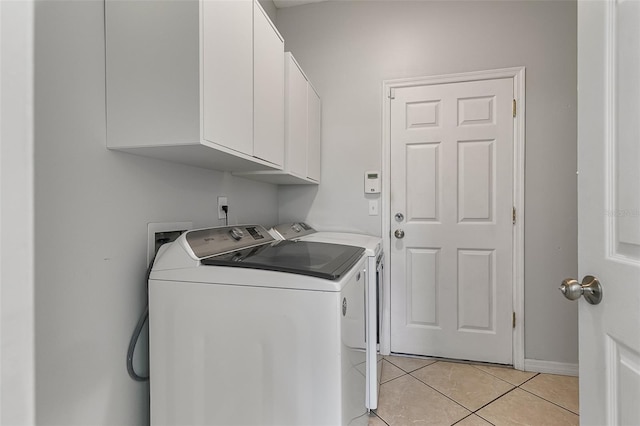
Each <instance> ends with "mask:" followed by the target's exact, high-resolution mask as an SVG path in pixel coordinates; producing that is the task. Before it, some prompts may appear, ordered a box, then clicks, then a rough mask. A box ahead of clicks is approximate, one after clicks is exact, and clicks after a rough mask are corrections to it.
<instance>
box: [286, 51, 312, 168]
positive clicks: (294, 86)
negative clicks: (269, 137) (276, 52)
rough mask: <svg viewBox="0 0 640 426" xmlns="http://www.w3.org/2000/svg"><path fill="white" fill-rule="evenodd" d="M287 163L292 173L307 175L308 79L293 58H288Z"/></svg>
mask: <svg viewBox="0 0 640 426" xmlns="http://www.w3.org/2000/svg"><path fill="white" fill-rule="evenodd" d="M285 67H286V69H287V72H286V83H285V84H286V86H287V91H286V109H285V145H286V148H285V149H286V159H285V164H286V167H287V170H288V171H289V172H290V173H293V174H295V175H298V176H300V177H306V176H307V79H306V78H305V76H304V74H303V73H302V71H300V69H299V68H298V66H297V65H296V63H295V62H294V61H293V59H292V58H291V57H290V56H288V57H287V59H286V63H285Z"/></svg>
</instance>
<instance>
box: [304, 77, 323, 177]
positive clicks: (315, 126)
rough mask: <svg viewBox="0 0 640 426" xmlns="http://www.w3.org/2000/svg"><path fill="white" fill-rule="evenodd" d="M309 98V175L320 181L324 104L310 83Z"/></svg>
mask: <svg viewBox="0 0 640 426" xmlns="http://www.w3.org/2000/svg"><path fill="white" fill-rule="evenodd" d="M307 98H308V103H309V105H308V108H309V117H308V118H307V120H308V125H307V138H308V140H309V146H308V152H307V177H308V178H309V179H313V180H317V181H320V164H321V160H320V158H321V155H322V146H321V145H322V142H321V141H322V135H321V122H322V120H321V117H322V112H321V111H322V104H321V102H320V97H319V96H318V94H317V93H316V91H315V90H313V87H311V85H310V84H309V85H308V86H307Z"/></svg>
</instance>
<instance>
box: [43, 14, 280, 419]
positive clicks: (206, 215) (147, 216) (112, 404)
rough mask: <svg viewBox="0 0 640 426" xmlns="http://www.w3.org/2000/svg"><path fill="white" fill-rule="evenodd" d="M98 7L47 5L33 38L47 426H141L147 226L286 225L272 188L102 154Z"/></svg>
mask: <svg viewBox="0 0 640 426" xmlns="http://www.w3.org/2000/svg"><path fill="white" fill-rule="evenodd" d="M103 7H104V5H103V3H102V2H101V1H82V2H80V1H41V2H38V3H37V6H36V34H35V37H36V40H35V61H36V62H35V67H36V76H35V103H36V123H35V209H36V226H35V245H36V271H35V274H36V285H35V292H36V295H35V298H36V388H37V390H36V400H37V402H36V413H37V414H36V416H37V423H38V424H42V425H55V424H59V425H143V424H146V423H148V406H147V403H148V387H147V384H141V383H135V382H133V381H132V380H131V379H129V377H128V376H127V372H126V368H125V355H126V350H127V345H128V343H129V337H130V334H131V331H132V329H133V328H134V326H135V324H136V321H137V319H138V315H139V314H140V313H141V311H142V310H143V308H144V303H145V302H144V300H145V297H146V294H145V287H144V286H145V283H144V276H145V269H146V241H147V223H149V222H166V221H184V220H192V221H193V222H194V225H195V226H196V227H204V226H211V225H219V224H221V223H220V221H218V219H217V215H216V197H217V195H223V194H224V195H227V196H229V202H230V208H231V222H236V221H238V222H258V223H264V224H267V225H270V224H273V223H275V222H276V220H277V204H276V200H277V190H276V187H275V186H273V185H268V184H260V183H255V182H253V181H248V180H244V179H239V178H234V177H232V176H230V175H229V174H223V173H220V172H214V171H208V170H204V169H198V168H194V167H189V166H182V165H177V164H172V163H167V162H162V161H157V160H152V159H147V158H144V157H137V156H133V155H130V154H124V153H119V152H113V151H108V150H107V149H106V148H105V76H104V70H105V63H104V55H105V52H104V25H103V22H104V16H103Z"/></svg>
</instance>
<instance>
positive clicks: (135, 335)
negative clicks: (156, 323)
mask: <svg viewBox="0 0 640 426" xmlns="http://www.w3.org/2000/svg"><path fill="white" fill-rule="evenodd" d="M148 318H149V303H147V306H145V308H144V313H143V314H142V315H141V316H140V319H139V320H138V324H137V325H136V328H135V330H134V331H133V334H132V335H131V341H129V350H128V351H127V372H128V373H129V377H131V378H132V379H133V380H135V381H137V382H146V381H147V380H149V376H140V375H139V374H138V373H136V370H135V369H134V368H133V353H134V352H135V350H136V345H137V343H138V339H139V338H140V333H141V332H142V327H144V323H145V322H146V321H147V319H148Z"/></svg>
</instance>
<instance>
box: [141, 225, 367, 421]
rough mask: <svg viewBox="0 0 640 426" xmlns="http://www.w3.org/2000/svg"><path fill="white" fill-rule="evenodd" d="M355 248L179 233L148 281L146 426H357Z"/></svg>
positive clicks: (360, 338)
mask: <svg viewBox="0 0 640 426" xmlns="http://www.w3.org/2000/svg"><path fill="white" fill-rule="evenodd" d="M366 259H367V258H366V257H365V256H364V250H363V249H361V248H357V247H352V246H346V245H338V244H327V243H320V242H312V241H300V242H298V241H276V240H274V238H273V237H272V236H271V235H270V234H269V233H268V232H267V231H266V230H265V229H264V228H262V227H261V226H258V225H251V226H237V227H221V228H211V229H203V230H197V231H188V232H186V233H184V234H183V235H182V236H180V237H179V238H178V239H177V240H176V241H175V242H173V243H171V244H167V245H165V246H163V248H162V249H161V250H160V251H159V253H158V256H157V258H156V261H155V264H154V267H153V270H152V272H151V275H150V280H149V309H150V311H149V338H150V342H149V345H150V355H149V356H150V377H151V379H150V386H151V424H152V425H177V424H181V425H196V424H198V425H204V424H207V425H302V424H304V425H328V424H331V425H338V424H342V425H346V424H367V420H368V416H367V414H366V411H367V410H366V407H365V393H366V390H365V374H364V372H363V366H364V365H365V363H366V352H365V351H363V349H365V347H366V346H365V276H364V275H365V274H364V272H365V270H366Z"/></svg>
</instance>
